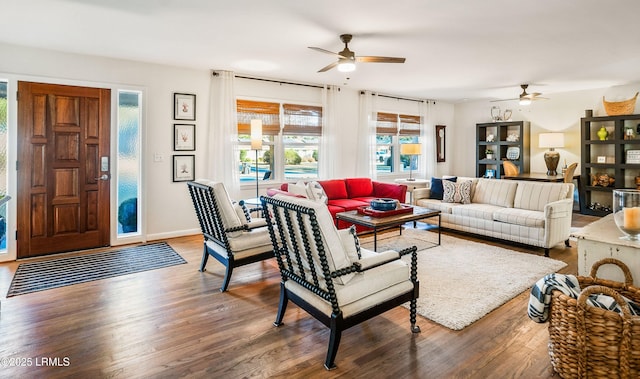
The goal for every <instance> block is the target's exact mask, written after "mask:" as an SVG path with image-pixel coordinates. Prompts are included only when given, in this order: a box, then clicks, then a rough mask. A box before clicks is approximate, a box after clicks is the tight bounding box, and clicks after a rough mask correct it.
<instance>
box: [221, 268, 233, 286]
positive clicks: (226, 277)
mask: <svg viewBox="0 0 640 379" xmlns="http://www.w3.org/2000/svg"><path fill="white" fill-rule="evenodd" d="M232 272H233V262H229V261H228V262H227V272H226V274H225V275H224V281H223V282H222V287H220V292H225V291H226V290H227V287H229V282H230V281H231V273H232Z"/></svg>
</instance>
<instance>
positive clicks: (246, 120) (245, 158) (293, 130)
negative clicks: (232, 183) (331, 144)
mask: <svg viewBox="0 0 640 379" xmlns="http://www.w3.org/2000/svg"><path fill="white" fill-rule="evenodd" d="M237 113H238V141H239V150H240V157H239V158H240V167H239V170H240V180H241V182H249V181H255V180H267V179H273V178H274V176H275V175H274V174H273V173H274V172H281V173H282V175H281V177H283V178H284V179H285V180H293V179H309V178H317V177H318V149H319V146H320V137H321V136H322V107H319V106H311V105H302V104H290V103H283V104H281V103H273V102H262V101H251V100H237ZM254 119H259V120H262V140H263V142H262V150H258V151H256V150H251V138H250V124H251V120H254Z"/></svg>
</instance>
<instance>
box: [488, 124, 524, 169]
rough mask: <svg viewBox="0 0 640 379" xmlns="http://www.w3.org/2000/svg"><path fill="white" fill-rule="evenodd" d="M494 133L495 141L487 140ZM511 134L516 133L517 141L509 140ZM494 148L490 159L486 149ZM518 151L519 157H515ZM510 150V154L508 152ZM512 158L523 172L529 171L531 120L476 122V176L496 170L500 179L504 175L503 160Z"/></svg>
mask: <svg viewBox="0 0 640 379" xmlns="http://www.w3.org/2000/svg"><path fill="white" fill-rule="evenodd" d="M489 135H493V136H494V138H493V141H487V139H488V137H489ZM510 135H516V136H517V137H518V138H517V140H515V141H509V140H508V137H509V136H510ZM487 149H491V150H493V153H494V155H493V158H491V159H488V158H487V157H486V154H485V151H486V150H487ZM514 151H518V157H517V159H509V158H513V155H512V154H514ZM508 152H509V154H508ZM507 159H508V160H510V161H511V162H513V163H514V164H515V165H516V166H518V169H519V170H520V172H521V173H525V172H529V122H528V121H499V122H488V123H481V124H476V176H477V177H481V176H484V175H485V173H486V172H487V170H494V173H495V175H494V177H495V178H496V179H500V177H502V176H503V175H504V169H503V168H502V161H503V160H507Z"/></svg>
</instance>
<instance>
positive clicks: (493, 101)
mask: <svg viewBox="0 0 640 379" xmlns="http://www.w3.org/2000/svg"><path fill="white" fill-rule="evenodd" d="M513 100H520V99H498V100H489V102H490V103H495V102H498V101H513Z"/></svg>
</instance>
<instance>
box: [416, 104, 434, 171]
mask: <svg viewBox="0 0 640 379" xmlns="http://www.w3.org/2000/svg"><path fill="white" fill-rule="evenodd" d="M435 108H436V104H435V102H434V101H433V100H423V101H422V102H420V119H421V120H422V123H423V125H422V129H421V132H420V137H421V138H420V139H421V140H422V141H424V142H423V144H422V155H420V167H424V169H423V170H424V175H425V176H424V177H425V179H430V178H431V177H433V176H436V126H435V121H434V120H435V118H434V117H435Z"/></svg>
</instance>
